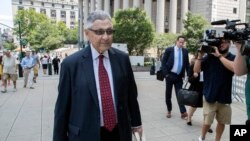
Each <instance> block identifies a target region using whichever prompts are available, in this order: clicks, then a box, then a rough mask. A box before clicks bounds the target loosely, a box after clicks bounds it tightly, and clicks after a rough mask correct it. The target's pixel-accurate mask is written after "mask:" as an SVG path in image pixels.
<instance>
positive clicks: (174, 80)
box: [165, 73, 186, 113]
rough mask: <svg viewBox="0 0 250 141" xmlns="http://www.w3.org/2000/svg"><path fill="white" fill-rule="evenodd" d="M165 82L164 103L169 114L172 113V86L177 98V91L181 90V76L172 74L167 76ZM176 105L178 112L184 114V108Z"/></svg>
mask: <svg viewBox="0 0 250 141" xmlns="http://www.w3.org/2000/svg"><path fill="white" fill-rule="evenodd" d="M165 80H166V92H165V101H166V105H167V109H168V111H169V112H171V111H172V102H171V98H172V88H173V85H174V87H175V92H176V96H177V94H178V91H179V90H180V89H181V88H182V84H183V80H182V77H181V76H179V75H177V74H174V73H170V74H168V75H167V77H166V79H165ZM177 102H178V101H177ZM178 105H179V109H180V112H181V113H185V112H186V108H185V106H184V105H180V104H179V103H178Z"/></svg>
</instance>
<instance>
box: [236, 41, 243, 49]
mask: <svg viewBox="0 0 250 141" xmlns="http://www.w3.org/2000/svg"><path fill="white" fill-rule="evenodd" d="M234 44H235V46H236V48H237V49H238V51H240V48H241V47H242V46H243V45H244V43H243V42H235V43H234Z"/></svg>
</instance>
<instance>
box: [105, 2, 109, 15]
mask: <svg viewBox="0 0 250 141" xmlns="http://www.w3.org/2000/svg"><path fill="white" fill-rule="evenodd" d="M104 11H106V12H108V13H110V0H105V1H104Z"/></svg>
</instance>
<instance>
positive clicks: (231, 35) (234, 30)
mask: <svg viewBox="0 0 250 141" xmlns="http://www.w3.org/2000/svg"><path fill="white" fill-rule="evenodd" d="M239 21H240V20H231V21H229V20H220V21H214V22H211V25H223V24H226V27H225V29H226V31H223V33H224V36H223V38H224V39H226V40H232V41H235V42H243V46H242V48H241V54H242V55H247V56H250V27H249V24H248V23H237V22H239ZM238 27H241V28H238Z"/></svg>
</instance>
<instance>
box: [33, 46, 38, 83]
mask: <svg viewBox="0 0 250 141" xmlns="http://www.w3.org/2000/svg"><path fill="white" fill-rule="evenodd" d="M31 57H32V58H33V61H34V65H35V66H34V67H33V71H34V77H33V82H34V83H36V78H37V77H38V70H39V68H40V60H39V56H38V55H37V51H35V50H32V55H31Z"/></svg>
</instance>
